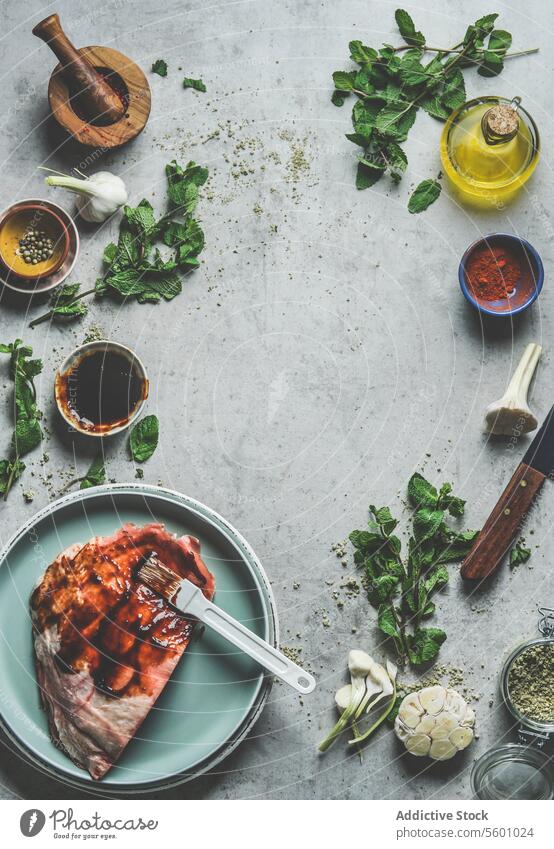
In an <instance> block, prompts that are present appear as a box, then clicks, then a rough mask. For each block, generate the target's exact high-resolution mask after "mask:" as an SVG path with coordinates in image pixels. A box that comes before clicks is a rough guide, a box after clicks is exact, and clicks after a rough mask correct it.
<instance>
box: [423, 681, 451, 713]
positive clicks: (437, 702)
mask: <svg viewBox="0 0 554 849" xmlns="http://www.w3.org/2000/svg"><path fill="white" fill-rule="evenodd" d="M445 698H446V691H445V689H444V687H441V686H440V685H439V684H436V685H435V686H434V687H424V688H423V690H420V691H419V702H420V704H421V707H422V708H423V710H424V711H425V712H426V713H430V714H432V715H433V716H436V714H437V713H440V711H441V710H442V709H443V707H444V700H445Z"/></svg>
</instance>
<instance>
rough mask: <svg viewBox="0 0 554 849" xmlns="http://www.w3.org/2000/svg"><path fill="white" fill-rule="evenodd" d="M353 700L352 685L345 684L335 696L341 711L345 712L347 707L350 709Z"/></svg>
mask: <svg viewBox="0 0 554 849" xmlns="http://www.w3.org/2000/svg"><path fill="white" fill-rule="evenodd" d="M351 700H352V684H345V685H344V687H341V688H340V690H337V692H336V694H335V704H336V706H337V707H338V709H339V710H340V711H344V710H346V708H347V707H350V702H351Z"/></svg>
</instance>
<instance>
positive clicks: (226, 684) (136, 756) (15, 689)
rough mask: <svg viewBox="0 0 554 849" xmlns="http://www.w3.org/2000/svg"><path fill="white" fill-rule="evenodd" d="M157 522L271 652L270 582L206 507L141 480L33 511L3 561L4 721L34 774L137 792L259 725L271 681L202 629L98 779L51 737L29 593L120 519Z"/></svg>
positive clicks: (179, 775) (178, 774)
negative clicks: (197, 547)
mask: <svg viewBox="0 0 554 849" xmlns="http://www.w3.org/2000/svg"><path fill="white" fill-rule="evenodd" d="M152 521H157V522H162V523H163V524H164V525H165V526H166V528H167V529H168V530H169V531H171V532H174V533H178V534H179V535H181V534H192V535H193V536H196V537H198V539H199V540H200V543H201V546H202V556H203V558H204V560H205V562H206V564H207V566H208V568H209V569H210V570H211V571H212V572H213V573H214V575H215V578H216V602H217V604H218V605H219V606H220V607H222V608H223V609H224V610H227V611H228V612H229V613H230V614H231V615H232V616H234V617H235V618H236V619H238V620H239V621H241V622H243V623H244V624H245V625H246V626H247V627H248V628H250V629H252V630H253V631H255V632H256V633H257V634H259V635H260V636H261V637H263V638H264V639H266V640H269V641H270V642H272V643H273V644H274V645H275V644H276V643H277V620H276V613H275V605H274V601H273V596H272V593H271V589H270V586H269V582H268V579H267V577H266V575H265V573H264V571H263V569H262V566H261V564H260V563H259V561H258V559H257V557H256V555H255V554H254V552H253V551H252V549H251V548H250V546H249V545H248V543H247V542H246V541H245V540H244V539H243V538H242V537H241V536H240V534H239V533H238V532H237V531H236V530H235V529H234V528H232V527H231V525H229V524H228V523H227V522H226V521H225V520H224V519H222V518H221V516H219V515H218V514H217V513H214V512H213V511H212V510H210V509H209V508H208V507H205V506H204V505H202V504H200V503H199V502H197V501H194V500H193V499H191V498H187V497H185V496H183V495H180V494H178V493H176V492H171V491H169V490H166V489H161V488H159V487H152V486H145V485H142V484H124V485H120V484H115V485H108V486H100V487H94V488H93V489H90V490H84V491H80V492H77V493H73V494H71V495H68V496H66V497H64V498H62V499H60V500H59V501H56V502H55V503H54V504H51V505H50V506H49V507H47V508H45V509H44V510H42V511H41V512H40V513H38V514H37V515H36V516H35V517H34V518H33V519H32V520H31V521H30V522H28V523H27V524H26V525H25V526H24V527H23V528H21V529H20V530H19V531H18V533H17V534H16V535H15V536H14V537H13V538H12V540H10V542H9V543H8V544H7V545H6V546H5V548H4V550H3V551H2V552H1V554H0V565H1V568H0V678H1V681H2V699H1V700H0V712H1V714H0V718H1V721H2V725H3V727H4V730H5V732H6V733H7V734H8V735H9V737H10V738H11V739H12V741H13V742H14V744H15V745H16V746H17V747H18V749H19V750H20V752H21V753H22V754H23V756H24V757H25V758H26V759H27V761H29V762H30V763H32V764H33V765H34V766H35V767H38V768H39V769H42V770H43V771H45V772H47V773H50V774H53V775H55V777H56V778H58V779H63V780H65V781H67V782H68V783H70V784H72V785H74V786H78V787H80V788H84V789H86V790H89V791H90V789H91V787H93V786H94V787H97V788H98V790H99V791H100V792H102V791H104V792H110V793H137V792H140V791H144V792H146V791H148V790H152V789H155V788H158V789H159V788H160V787H168V786H172V785H173V784H176V783H179V782H181V781H186V780H187V779H190V778H193V777H195V776H197V775H198V774H200V773H202V772H204V771H205V770H207V769H210V768H211V767H213V766H214V765H215V764H216V763H218V762H219V761H221V760H222V759H223V758H224V757H226V756H227V755H228V754H229V753H230V752H231V751H232V750H233V749H234V748H235V747H236V746H237V745H238V744H239V743H240V741H241V740H242V739H243V738H244V737H245V735H246V734H247V732H248V731H249V729H250V728H251V727H252V725H253V723H254V722H255V720H256V719H257V718H258V716H259V714H260V713H261V710H262V708H263V705H264V704H265V701H266V699H267V696H268V693H269V689H270V687H271V678H270V677H268V676H265V675H264V674H263V672H262V670H261V669H260V667H259V666H258V665H257V664H256V663H255V662H254V661H253V660H251V659H250V658H248V657H247V656H246V655H244V654H242V653H241V652H238V651H237V650H236V649H235V648H234V647H232V646H231V645H230V644H229V643H228V642H227V641H226V640H224V639H223V638H221V637H219V636H217V635H216V634H214V633H213V632H212V631H210V630H209V629H206V630H205V631H204V632H203V633H202V634H200V629H197V632H196V635H195V636H194V638H193V640H192V642H191V644H190V646H189V648H188V649H187V651H186V652H185V654H184V656H183V658H182V659H181V661H180V663H179V665H178V666H177V669H176V670H175V672H174V674H173V676H172V677H171V679H170V681H169V682H168V683H167V685H166V687H165V689H164V691H163V693H162V695H161V696H160V698H159V699H158V701H157V702H156V704H155V705H154V707H153V709H152V710H151V711H150V714H149V715H148V717H147V719H146V720H145V722H144V723H143V725H142V726H141V727H140V728H139V730H138V732H137V735H136V736H135V738H134V739H133V740H132V741H131V742H130V743H129V745H128V746H127V748H126V749H125V751H124V753H123V755H122V757H121V758H120V760H119V761H118V762H117V763H116V764H115V766H114V767H113V768H112V769H111V770H110V771H109V772H108V774H107V775H106V776H105V778H103V779H102V780H101V781H99V782H96V781H94V780H93V779H92V778H90V776H89V775H88V773H87V772H85V771H84V770H82V769H80V768H79V767H77V766H75V765H74V764H73V763H72V761H70V760H69V758H67V757H66V756H65V755H64V754H62V752H60V751H59V750H58V749H57V748H56V747H55V746H54V744H53V743H52V742H51V740H50V736H49V733H48V725H47V721H46V714H45V713H44V712H43V711H42V710H41V708H40V704H39V693H38V687H37V683H36V677H35V668H34V654H33V643H32V632H31V622H30V616H29V596H30V594H31V591H32V589H33V587H34V586H35V584H36V583H37V581H38V580H39V579H40V577H41V576H42V573H43V572H44V570H45V569H46V567H47V566H48V565H49V563H51V562H52V560H53V559H54V558H55V557H56V555H57V554H59V552H60V551H62V550H63V549H64V548H66V547H67V546H69V545H71V544H72V543H75V542H82V543H85V542H87V541H88V540H89V539H90V538H91V537H93V536H95V535H106V534H111V533H113V532H114V531H115V530H117V528H119V527H121V525H123V524H124V523H125V522H134V523H135V524H137V525H144V524H146V523H148V522H152Z"/></svg>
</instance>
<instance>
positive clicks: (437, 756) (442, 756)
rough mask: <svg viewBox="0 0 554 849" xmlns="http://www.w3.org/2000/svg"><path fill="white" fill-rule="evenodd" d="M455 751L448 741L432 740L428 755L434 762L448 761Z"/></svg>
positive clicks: (454, 747)
mask: <svg viewBox="0 0 554 849" xmlns="http://www.w3.org/2000/svg"><path fill="white" fill-rule="evenodd" d="M457 751H458V749H457V748H456V746H455V745H454V743H451V742H450V740H433V742H432V743H431V748H430V749H429V754H430V756H431V757H432V758H433V759H434V760H436V761H448V760H450V758H453V757H454V755H455V754H456V752H457Z"/></svg>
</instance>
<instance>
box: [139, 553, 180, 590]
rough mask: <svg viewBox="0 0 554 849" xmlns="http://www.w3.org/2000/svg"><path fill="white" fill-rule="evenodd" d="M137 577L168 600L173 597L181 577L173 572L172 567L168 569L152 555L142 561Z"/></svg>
mask: <svg viewBox="0 0 554 849" xmlns="http://www.w3.org/2000/svg"><path fill="white" fill-rule="evenodd" d="M138 579H139V581H142V583H143V584H146V586H147V587H150V589H151V590H154V592H155V593H158V594H159V595H161V596H163V597H164V598H165V599H167V600H168V601H169V600H170V599H172V598H173V596H174V595H175V594H176V593H177V592H178V591H179V587H180V586H181V578H180V577H179V576H178V575H176V574H175V572H174V571H173V569H168V568H167V566H164V564H163V563H160V561H159V560H157V559H156V558H154V557H150V558H148V560H145V561H144V563H143V564H142V566H141V567H140V569H139V571H138Z"/></svg>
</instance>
